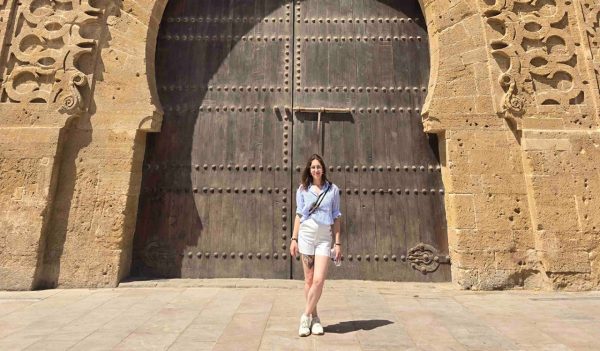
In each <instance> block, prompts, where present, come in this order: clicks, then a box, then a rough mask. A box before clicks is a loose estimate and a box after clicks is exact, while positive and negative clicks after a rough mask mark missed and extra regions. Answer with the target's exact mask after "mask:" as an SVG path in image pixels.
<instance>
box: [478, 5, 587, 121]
mask: <svg viewBox="0 0 600 351" xmlns="http://www.w3.org/2000/svg"><path fill="white" fill-rule="evenodd" d="M480 5H481V7H482V13H483V15H484V17H485V18H486V19H487V24H488V35H489V41H490V46H491V53H492V56H493V57H494V59H495V60H496V62H497V63H498V67H499V69H500V71H501V74H500V76H499V85H500V86H501V88H502V90H503V91H504V95H503V96H502V99H501V101H500V109H501V111H502V112H503V113H504V114H505V116H506V117H521V116H522V115H523V114H524V113H525V111H528V110H531V111H530V113H531V114H534V113H540V112H541V113H543V112H548V111H550V110H557V109H560V110H563V111H568V110H569V107H570V106H573V105H585V104H586V103H588V102H587V101H586V98H588V96H589V87H587V86H585V84H584V81H585V79H581V77H582V76H585V69H584V68H582V66H584V65H583V64H580V62H579V58H580V57H583V56H584V55H582V54H581V53H580V51H581V48H579V45H578V44H577V45H576V43H575V42H574V38H576V37H577V32H576V31H573V30H572V28H571V27H572V26H574V23H573V22H574V21H575V18H576V16H575V15H573V12H574V10H575V8H574V7H573V4H572V1H571V0H480Z"/></svg>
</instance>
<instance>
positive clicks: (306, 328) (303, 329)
mask: <svg viewBox="0 0 600 351" xmlns="http://www.w3.org/2000/svg"><path fill="white" fill-rule="evenodd" d="M298 335H300V336H309V335H310V316H306V315H304V314H303V315H302V317H300V328H298Z"/></svg>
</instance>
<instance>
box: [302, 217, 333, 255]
mask: <svg viewBox="0 0 600 351" xmlns="http://www.w3.org/2000/svg"><path fill="white" fill-rule="evenodd" d="M298 249H299V251H300V253H301V254H303V255H310V256H314V255H317V256H329V255H330V251H331V226H330V225H324V224H319V223H317V222H315V221H314V220H313V219H312V218H309V219H307V220H305V221H304V222H302V223H300V230H299V232H298Z"/></svg>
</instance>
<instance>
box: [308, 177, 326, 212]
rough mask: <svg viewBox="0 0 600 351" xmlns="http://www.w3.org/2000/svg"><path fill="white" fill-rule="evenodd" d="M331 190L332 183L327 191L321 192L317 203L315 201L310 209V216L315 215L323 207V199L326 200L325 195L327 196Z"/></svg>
mask: <svg viewBox="0 0 600 351" xmlns="http://www.w3.org/2000/svg"><path fill="white" fill-rule="evenodd" d="M329 189H331V183H330V184H329V186H328V187H327V189H325V191H323V192H321V194H319V197H317V201H315V202H314V203H313V204H312V206H310V209H309V210H308V215H309V216H310V215H311V214H313V213H314V212H315V211H316V210H317V209H318V208H319V206H321V202H323V199H324V198H325V195H327V192H328V191H329Z"/></svg>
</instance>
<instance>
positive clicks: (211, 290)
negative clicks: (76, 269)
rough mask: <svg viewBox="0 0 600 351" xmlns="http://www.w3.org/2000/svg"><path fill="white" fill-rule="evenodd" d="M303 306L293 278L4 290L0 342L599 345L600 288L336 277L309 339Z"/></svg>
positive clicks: (133, 346) (104, 346)
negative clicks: (485, 288)
mask: <svg viewBox="0 0 600 351" xmlns="http://www.w3.org/2000/svg"><path fill="white" fill-rule="evenodd" d="M302 307H303V297H302V291H301V283H300V282H295V281H285V280H283V281H278V280H267V281H262V280H231V279H230V280H193V281H187V280H171V281H160V282H158V281H150V282H134V283H127V284H122V285H121V287H119V288H117V289H97V290H87V289H76V290H44V291H34V292H1V291H0V350H21V349H26V350H67V349H72V350H165V349H168V350H236V351H238V350H344V351H351V350H374V351H375V350H377V351H380V350H428V351H429V350H536V351H539V350H600V342H599V340H598V338H599V337H600V292H584V293H565V292H559V293H552V292H531V291H504V292H471V291H461V290H458V289H456V288H455V287H454V286H453V285H450V284H420V283H378V282H357V281H328V282H327V287H326V290H325V292H324V296H323V298H322V300H321V303H320V304H319V309H320V315H321V319H322V321H323V324H324V326H325V332H326V334H325V335H324V336H309V337H307V338H299V337H298V336H297V328H298V319H299V316H300V313H301V312H302Z"/></svg>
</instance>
